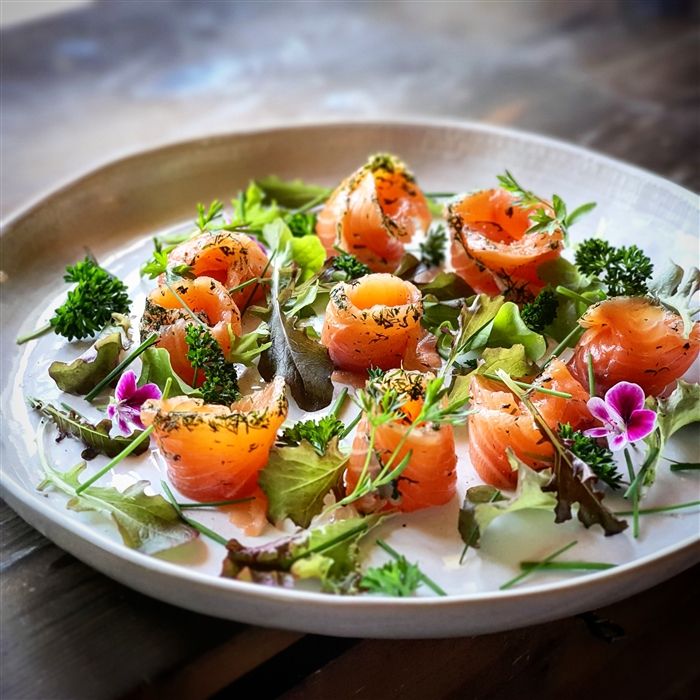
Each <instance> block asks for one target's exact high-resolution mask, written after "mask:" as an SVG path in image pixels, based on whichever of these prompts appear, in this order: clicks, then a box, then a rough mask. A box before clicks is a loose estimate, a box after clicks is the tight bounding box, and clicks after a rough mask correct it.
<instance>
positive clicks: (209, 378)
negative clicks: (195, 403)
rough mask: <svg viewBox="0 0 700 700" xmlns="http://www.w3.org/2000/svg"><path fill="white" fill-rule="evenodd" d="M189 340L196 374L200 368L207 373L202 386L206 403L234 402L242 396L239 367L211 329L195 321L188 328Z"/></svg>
mask: <svg viewBox="0 0 700 700" xmlns="http://www.w3.org/2000/svg"><path fill="white" fill-rule="evenodd" d="M185 341H186V342H187V346H188V348H189V349H188V351H187V359H188V360H189V362H190V364H191V365H192V367H193V368H194V370H195V377H196V373H197V371H199V370H203V371H204V374H205V379H204V383H203V384H202V385H201V387H200V391H201V392H202V397H203V399H204V401H205V403H216V404H224V405H230V404H232V403H233V402H234V401H236V400H237V399H239V398H240V396H241V392H240V390H239V388H238V373H237V372H236V367H235V365H234V364H232V363H230V362H227V361H226V358H225V357H224V352H223V350H222V349H221V346H220V345H219V343H218V342H217V341H216V339H215V338H214V336H213V335H212V334H211V333H210V332H209V330H208V329H207V328H205V327H204V326H202V325H197V324H194V323H191V324H189V325H188V326H187V328H186V331H185ZM193 383H194V382H193Z"/></svg>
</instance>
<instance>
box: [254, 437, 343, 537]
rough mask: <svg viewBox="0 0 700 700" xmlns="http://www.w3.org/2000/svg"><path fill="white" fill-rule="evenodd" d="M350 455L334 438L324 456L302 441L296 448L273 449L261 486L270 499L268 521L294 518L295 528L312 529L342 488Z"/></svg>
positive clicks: (262, 474)
mask: <svg viewBox="0 0 700 700" xmlns="http://www.w3.org/2000/svg"><path fill="white" fill-rule="evenodd" d="M347 459H348V458H347V455H345V454H343V453H342V452H341V451H340V450H339V448H338V438H333V439H332V440H331V441H330V442H329V443H328V445H327V446H326V449H325V452H324V453H323V455H319V453H318V451H317V450H316V449H314V447H313V446H312V445H311V444H310V443H308V442H307V441H306V440H302V441H301V443H300V444H299V445H297V446H293V447H273V448H272V451H271V452H270V459H269V461H268V463H267V466H266V467H265V468H264V469H263V470H262V471H261V472H260V475H259V477H258V483H259V484H260V488H262V490H263V491H264V492H265V494H266V495H267V499H268V511H267V513H268V518H269V519H270V520H271V521H272V522H273V523H277V522H280V521H282V520H284V519H285V518H290V519H291V520H292V522H293V523H294V524H295V525H299V526H300V527H309V525H310V523H311V519H312V518H313V517H314V516H315V515H318V514H319V513H320V512H321V510H322V509H323V499H324V497H325V496H326V494H327V493H328V492H329V491H330V490H331V489H333V488H335V486H336V485H337V484H338V482H339V480H340V477H341V475H342V473H343V470H344V468H345V463H346V461H347Z"/></svg>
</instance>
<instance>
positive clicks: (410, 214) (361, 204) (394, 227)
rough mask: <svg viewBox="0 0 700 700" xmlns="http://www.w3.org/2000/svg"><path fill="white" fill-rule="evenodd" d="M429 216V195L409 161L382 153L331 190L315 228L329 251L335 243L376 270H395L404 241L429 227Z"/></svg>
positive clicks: (333, 248) (332, 252)
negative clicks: (411, 169) (419, 183)
mask: <svg viewBox="0 0 700 700" xmlns="http://www.w3.org/2000/svg"><path fill="white" fill-rule="evenodd" d="M431 220H432V217H431V215H430V210H429V208H428V202H427V200H426V198H425V195H424V194H423V192H422V191H421V189H420V188H419V187H418V185H417V184H416V181H415V178H414V177H413V175H412V174H411V173H410V172H409V170H408V168H407V167H406V165H405V164H404V163H402V162H401V161H400V160H399V159H398V158H395V157H394V156H391V155H388V154H380V155H376V156H373V157H372V158H370V160H369V162H368V163H367V164H366V165H363V166H362V167H361V168H360V169H359V170H357V171H356V172H355V173H353V174H352V175H351V176H350V177H348V178H346V179H345V180H344V181H343V182H342V183H341V184H340V185H339V186H338V188H337V189H336V190H335V191H334V192H333V194H332V195H331V196H330V198H329V199H328V201H327V202H326V204H325V206H324V208H323V209H322V211H321V212H320V214H319V216H318V219H317V224H316V233H317V234H318V236H319V238H320V239H321V242H322V243H323V245H324V246H325V248H326V251H327V252H328V254H329V255H335V254H336V247H337V248H340V249H341V250H344V251H347V252H349V253H352V254H353V255H355V256H356V257H357V258H358V259H359V260H361V261H362V262H363V263H365V265H367V266H368V267H369V268H370V269H371V270H373V271H374V272H393V271H394V270H395V269H396V267H397V266H398V264H399V262H400V260H401V257H402V256H403V254H404V244H405V243H407V242H408V241H410V240H411V238H413V236H414V235H415V234H416V233H417V232H419V231H421V232H425V231H427V229H428V227H429V226H430V222H431Z"/></svg>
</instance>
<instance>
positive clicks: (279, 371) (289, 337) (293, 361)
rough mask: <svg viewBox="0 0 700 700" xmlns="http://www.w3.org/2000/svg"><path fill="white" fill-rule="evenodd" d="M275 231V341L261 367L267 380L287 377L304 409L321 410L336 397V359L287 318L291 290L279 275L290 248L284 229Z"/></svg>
mask: <svg viewBox="0 0 700 700" xmlns="http://www.w3.org/2000/svg"><path fill="white" fill-rule="evenodd" d="M284 228H286V227H284ZM274 233H275V234H277V233H279V234H280V235H279V238H278V241H277V246H276V248H275V251H276V252H275V255H276V261H275V266H274V267H273V271H272V279H271V294H270V318H269V321H268V323H269V326H270V338H271V341H272V345H271V346H270V347H269V348H268V349H267V350H265V352H264V353H263V354H262V355H260V362H259V363H258V371H259V372H260V374H261V375H262V377H263V378H264V379H266V380H267V381H271V380H272V378H273V377H274V376H276V375H280V376H282V377H284V379H285V381H286V382H287V385H288V386H289V388H290V390H291V392H292V396H293V397H294V400H295V401H296V402H297V404H298V406H299V407H300V408H301V409H302V410H304V411H318V410H320V409H322V408H325V407H326V406H328V404H329V403H330V402H331V399H332V398H333V382H332V381H331V374H332V372H333V363H332V362H331V359H330V357H329V355H328V350H327V349H326V348H325V347H324V346H323V345H321V344H320V343H319V342H317V341H315V340H313V339H312V338H310V337H309V336H308V335H307V334H306V333H305V332H304V330H302V329H300V328H297V327H296V325H295V321H294V318H288V316H287V314H286V313H285V312H284V306H285V304H286V303H287V301H288V300H289V298H290V296H291V292H292V290H291V289H290V287H289V285H288V284H287V286H286V287H285V288H282V281H281V279H280V278H281V270H282V266H283V265H284V263H285V261H286V260H287V259H288V258H289V255H290V254H291V252H290V246H289V243H288V242H285V240H284V238H283V236H284V229H283V228H281V227H279V226H276V227H275V229H274ZM290 236H291V234H290ZM295 240H303V239H300V238H297V239H295Z"/></svg>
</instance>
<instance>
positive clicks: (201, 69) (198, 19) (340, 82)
mask: <svg viewBox="0 0 700 700" xmlns="http://www.w3.org/2000/svg"><path fill="white" fill-rule="evenodd" d="M1 9H2V13H1V17H0V23H1V29H0V32H1V43H0V46H1V53H2V55H1V59H2V60H1V78H2V92H1V95H0V98H1V99H0V103H1V104H0V107H1V115H0V116H1V118H2V124H1V131H0V136H1V140H2V143H1V152H0V156H1V158H2V191H1V193H0V194H1V195H2V202H1V209H2V214H3V215H6V214H7V213H8V212H10V211H11V210H13V209H15V208H16V207H18V206H20V205H22V204H23V203H25V202H26V201H28V200H29V199H31V198H33V196H35V195H36V194H38V193H40V192H43V191H45V190H46V189H47V188H49V187H52V186H53V185H55V184H57V183H59V182H61V181H64V180H66V179H67V178H69V177H72V176H73V175H75V174H77V173H80V172H82V171H84V170H86V169H87V168H90V167H92V166H94V165H97V164H100V163H103V162H105V161H108V160H110V159H113V158H114V157H116V156H118V155H121V154H125V153H130V152H134V151H137V150H139V149H142V148H145V147H151V146H155V145H159V144H162V143H167V142H171V141H174V140H178V139H184V138H190V137H196V136H201V135H205V134H210V133H215V132H222V131H229V130H235V129H246V128H255V127H260V126H266V125H274V124H281V123H289V122H301V121H304V122H310V121H316V120H323V119H336V120H338V119H358V118H363V119H370V118H397V117H398V118H411V117H439V118H452V119H471V120H479V121H484V122H488V123H491V124H501V125H508V126H514V127H517V128H521V129H526V130H530V131H537V132H541V133H545V134H549V135H553V136H556V137H560V138H563V139H566V140H569V141H573V142H576V143H579V144H581V145H584V146H587V147H590V148H593V149H597V150H601V151H604V152H607V153H609V154H611V155H614V156H617V157H621V158H624V159H626V160H630V161H632V162H634V163H637V164H639V165H641V166H646V167H649V168H651V169H653V170H655V171H657V172H660V173H661V174H663V175H665V176H667V177H669V178H671V179H673V180H676V181H678V182H681V183H682V184H685V185H687V186H689V187H691V188H694V189H696V190H697V189H700V173H699V171H698V168H697V167H695V166H697V154H698V142H699V139H700V137H699V134H700V130H699V129H698V126H700V124H699V122H700V116H699V115H700V112H699V104H700V100H699V96H700V79H699V76H700V71H699V70H698V68H699V64H700V50H699V48H698V46H699V45H698V21H697V20H698V3H697V2H692V1H691V0H568V1H567V2H552V1H547V0H510V1H504V0H500V1H499V0H492V1H490V2H488V1H487V2H481V1H470V0H463V1H461V2H460V1H452V2H444V1H441V0H431V1H428V2H417V1H413V2H411V1H407V0H385V1H383V2H352V1H349V0H348V1H343V0H338V1H335V2H316V1H314V0H304V1H295V0H287V1H284V2H281V1H268V2H264V1H258V2H250V1H230V2H224V1H221V0H218V1H216V0H210V1H207V0H192V1H190V0H2V3H1ZM679 154H684V156H685V157H684V158H682V159H681V158H679ZM693 154H694V157H693ZM689 156H690V157H689Z"/></svg>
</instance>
